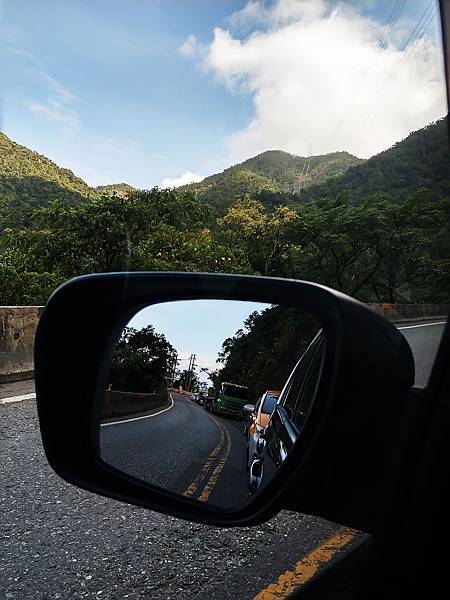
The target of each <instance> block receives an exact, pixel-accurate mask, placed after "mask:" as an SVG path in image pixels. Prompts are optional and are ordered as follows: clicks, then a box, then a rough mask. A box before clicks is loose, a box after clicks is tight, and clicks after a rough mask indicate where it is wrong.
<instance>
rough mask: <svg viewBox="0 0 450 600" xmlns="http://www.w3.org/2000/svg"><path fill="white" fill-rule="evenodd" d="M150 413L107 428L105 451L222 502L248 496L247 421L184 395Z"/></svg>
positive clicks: (122, 463)
mask: <svg viewBox="0 0 450 600" xmlns="http://www.w3.org/2000/svg"><path fill="white" fill-rule="evenodd" d="M171 397H172V399H173V406H171V408H170V409H169V410H166V411H164V412H161V413H160V414H155V415H150V416H149V417H146V418H138V419H135V420H127V421H124V422H120V421H119V422H116V423H114V424H108V425H103V426H102V428H101V436H100V441H101V455H102V457H103V459H104V460H105V461H106V462H107V463H109V464H111V465H113V466H114V467H116V468H118V469H120V470H121V471H124V472H126V473H129V474H132V475H134V476H135V477H138V478H140V479H143V480H145V481H147V482H149V483H152V484H154V485H158V486H161V487H163V488H165V489H168V490H170V491H173V492H177V493H178V494H184V495H186V496H189V497H191V498H195V499H197V500H200V501H203V502H212V503H213V504H216V505H218V506H221V507H227V508H233V507H239V506H242V504H243V503H245V502H246V501H247V499H248V478H247V473H246V460H247V454H246V452H247V450H246V438H245V436H244V435H243V422H242V421H237V420H232V419H226V418H224V417H218V416H216V415H211V414H210V413H209V412H207V411H206V410H204V409H203V408H201V407H200V406H198V405H197V404H195V403H194V402H193V401H192V400H190V399H189V398H188V397H186V396H183V395H182V394H171Z"/></svg>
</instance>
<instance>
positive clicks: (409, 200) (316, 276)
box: [0, 120, 450, 304]
mask: <svg viewBox="0 0 450 600" xmlns="http://www.w3.org/2000/svg"><path fill="white" fill-rule="evenodd" d="M445 127H446V120H442V121H440V122H438V123H437V124H434V125H432V126H430V127H427V128H425V129H423V130H421V131H419V132H416V133H414V134H412V135H411V136H409V137H408V138H407V139H406V140H405V141H404V142H402V143H400V144H397V145H396V146H394V148H392V149H391V150H389V151H386V152H385V153H382V154H381V155H379V156H378V157H374V158H373V159H370V160H369V161H367V162H365V163H364V164H361V165H358V166H356V167H352V168H350V169H349V170H348V171H347V172H346V173H345V174H344V175H342V176H340V177H337V178H334V179H333V178H332V179H330V180H328V183H327V184H324V187H323V190H324V194H323V195H317V197H314V198H312V199H309V200H308V201H306V199H305V194H306V190H305V191H304V192H302V194H303V196H302V201H299V200H298V195H292V194H291V193H288V192H272V191H270V190H268V191H266V192H261V191H260V192H259V193H258V194H255V195H251V194H248V193H246V191H245V190H246V188H245V186H244V188H242V189H241V190H240V191H239V192H238V191H236V194H238V195H239V198H238V199H237V200H235V201H233V202H230V203H229V205H228V204H227V203H226V202H225V203H224V205H223V206H222V207H221V209H220V210H218V209H217V207H215V206H212V205H210V204H208V203H205V202H204V201H203V200H202V199H201V197H200V196H199V194H198V193H196V192H195V190H191V189H188V190H177V191H175V190H161V189H158V188H154V189H152V190H147V191H139V190H129V191H126V190H125V189H122V192H123V193H122V194H118V193H117V190H104V191H105V192H108V193H105V194H103V195H98V193H96V194H95V195H93V196H91V197H89V198H88V197H87V196H82V199H81V200H79V201H76V198H75V197H74V196H70V194H72V193H78V192H74V191H73V186H74V185H75V183H76V181H75V182H74V181H73V180H72V179H71V178H70V177H69V175H68V177H69V179H70V181H71V186H72V187H67V188H64V190H65V193H66V195H64V194H62V195H61V196H58V195H56V198H55V195H48V196H47V193H48V192H47V188H46V187H45V186H44V187H42V188H39V194H37V195H35V196H33V201H32V202H31V201H30V204H29V206H28V210H29V212H28V213H27V215H26V216H27V218H23V217H24V214H22V216H21V217H20V218H19V216H20V215H19V213H15V212H14V206H15V207H16V208H17V207H18V206H19V205H18V203H17V201H16V200H17V199H16V200H14V199H11V197H10V196H9V195H8V192H5V189H6V187H5V186H7V185H8V181H10V180H9V179H8V178H5V177H0V185H1V186H2V188H1V189H2V192H0V204H1V205H2V206H3V207H7V210H6V212H4V213H3V214H4V217H5V215H6V217H5V219H6V221H7V223H6V222H5V220H4V222H3V225H2V227H1V230H0V231H1V233H0V281H1V285H0V304H42V303H44V302H45V301H46V300H47V298H48V296H49V295H50V293H51V291H52V290H53V289H54V288H55V287H56V286H57V285H58V284H59V283H61V282H63V281H64V280H66V279H68V278H70V277H73V276H76V275H80V274H84V273H92V272H105V271H121V270H182V271H211V272H231V273H248V274H258V275H273V276H281V277H294V278H298V279H306V280H312V281H316V282H319V283H323V284H326V285H330V286H332V287H334V288H337V289H339V290H342V291H343V292H347V293H349V294H352V295H355V296H356V297H358V298H360V299H361V300H363V301H376V302H403V303H417V302H448V298H449V296H450V235H449V234H450V231H449V227H450V218H449V217H450V190H449V189H448V186H449V185H450V183H449V182H450V177H449V175H450V172H449V168H450V167H449V165H450V161H449V154H448V149H447V146H446V137H445V135H444V133H445ZM5 139H6V140H7V142H4V140H5ZM2 140H3V142H4V143H6V144H12V142H9V141H8V139H7V138H2ZM16 146H17V145H15V146H14V147H13V148H12V150H11V149H10V150H8V152H10V153H12V154H11V156H16V158H17V157H19V156H22V154H23V165H24V166H23V179H26V177H27V175H26V174H27V173H28V172H29V171H28V170H27V169H28V168H29V161H31V162H33V161H32V159H33V160H35V159H36V156H39V155H35V153H31V151H29V150H27V149H22V147H20V146H17V147H16ZM28 153H30V154H31V155H33V156H30V155H29V154H28ZM270 154H274V153H265V155H267V156H268V155H270ZM279 154H281V155H282V156H281V158H280V156H278V155H279ZM284 155H285V153H275V157H276V160H275V159H274V162H273V165H272V171H270V169H269V167H268V166H267V165H266V164H265V162H264V161H263V166H264V168H263V167H260V168H259V167H258V168H259V173H258V174H256V175H255V174H253V175H254V176H255V177H266V178H269V176H272V177H273V178H275V175H274V173H275V171H276V169H281V166H282V165H283V164H284V163H283V161H284V160H286V161H287V163H289V161H291V159H292V160H297V159H298V157H291V156H290V155H285V156H284ZM11 156H10V158H8V159H4V157H2V158H0V164H3V168H4V165H5V164H6V163H7V162H8V161H10V160H11ZM267 156H266V159H267ZM346 156H347V157H348V156H349V155H346ZM261 157H264V155H261V156H260V157H255V159H251V160H250V161H247V163H251V161H253V163H254V164H259V162H258V161H260V160H262V158H261ZM286 157H288V158H286ZM289 157H290V158H289ZM41 158H42V165H43V166H42V169H44V167H45V169H48V172H49V173H50V172H51V171H52V168H55V169H57V167H56V165H53V163H51V161H47V159H43V157H41ZM341 158H342V157H341ZM344 158H345V157H344ZM281 159H283V160H281ZM21 160H22V159H21ZM36 160H37V159H36ZM2 161H3V162H2ZM46 161H47V162H46ZM277 161H278V162H277ZM280 161H281V162H280ZM12 164H15V163H14V161H12ZM244 164H245V163H244ZM325 164H326V163H324V162H322V163H320V161H319V164H318V165H316V167H317V169H319V167H320V166H321V165H322V167H324V165H325ZM280 165H281V166H280ZM374 165H375V166H374ZM377 165H378V167H377ZM19 166H20V162H19V163H17V164H15V166H14V169H15V173H16V176H17V177H19V173H20V168H19ZM247 166H248V164H247ZM375 167H376V168H375ZM324 168H325V167H324ZM45 169H44V170H45ZM255 169H256V167H255ZM368 169H369V170H370V172H371V175H370V176H369V175H367V172H368V171H367V170H368ZM377 169H380V173H381V175H380V174H378V175H377V176H376V177H375V175H374V173H376V172H377ZM364 170H365V171H364ZM243 172H244V174H245V173H246V171H245V170H244V171H243ZM361 172H364V173H366V175H367V177H366V175H365V176H364V177H362V176H361V177H360V176H359V175H358V176H357V177H356V176H355V178H354V179H352V174H355V173H356V174H358V173H361ZM67 173H69V174H70V172H67ZM236 173H237V172H236V171H234V174H235V175H236ZM395 173H397V176H398V177H397V176H396V175H395ZM41 175H42V173H41ZM253 175H252V177H253ZM58 176H59V175H58ZM233 176H234V175H233ZM55 177H56V175H55ZM72 177H74V176H73V175H72ZM280 177H281V176H280ZM286 177H287V176H286ZM49 180H50V175H48V180H46V181H49ZM74 180H76V178H74ZM359 180H361V181H363V180H364V181H366V182H367V181H370V182H371V186H372V187H371V188H370V189H369V188H367V186H366V187H365V185H362V184H361V185H362V187H361V186H360V187H358V186H357V185H356V184H355V186H353V187H352V185H353V183H354V182H355V181H359ZM5 181H6V183H5ZM77 181H78V180H77ZM339 182H340V183H339ZM346 182H347V183H346ZM352 182H353V183H352ZM373 182H376V184H375V183H373ZM389 182H390V183H389ZM402 182H403V183H402ZM372 183H373V185H372ZM59 184H61V185H62V183H61V181H60V182H59ZM59 184H58V185H59ZM338 184H339V185H338ZM388 184H389V185H388ZM423 184H426V186H423ZM64 185H65V184H64ZM67 185H69V184H67ZM217 185H218V184H217ZM358 185H359V184H358ZM326 186H328V187H326ZM335 186H337V187H336V192H333V193H331V191H330V190H332V189H334V187H335ZM346 186H347V187H346ZM372 188H373V189H372ZM14 189H16V190H17V189H18V188H14ZM308 189H309V190H317V189H319V188H317V187H316V188H308ZM327 190H328V191H327ZM115 192H116V193H115ZM67 194H69V196H70V197H68V196H67ZM262 194H265V196H264V197H262V196H261V195H262ZM34 204H36V205H37V208H34V209H33V210H32V206H33V205H34ZM16 217H17V220H15V219H16Z"/></svg>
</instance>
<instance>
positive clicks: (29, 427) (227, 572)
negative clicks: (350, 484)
mask: <svg viewBox="0 0 450 600" xmlns="http://www.w3.org/2000/svg"><path fill="white" fill-rule="evenodd" d="M0 456H1V457H2V458H1V460H0V481H1V482H2V489H1V492H0V547H1V552H0V600H6V599H16V600H54V599H57V598H60V599H62V600H68V599H73V598H74V599H75V598H76V599H78V598H89V599H94V598H106V599H108V600H123V599H124V598H128V599H131V600H144V599H145V600H174V599H177V600H178V599H180V600H183V599H186V598H195V599H196V600H210V599H211V598H215V600H221V599H224V598H238V599H239V600H246V599H250V598H253V597H254V596H255V595H256V594H257V593H258V592H259V591H260V590H261V589H263V588H264V587H265V586H266V585H267V584H268V583H270V582H271V581H273V580H274V579H277V578H278V576H279V575H280V574H281V573H283V572H284V571H286V570H287V569H292V568H293V567H294V565H295V563H296V562H297V561H298V560H299V559H300V558H301V557H302V556H303V555H304V554H306V553H307V552H309V551H311V550H312V549H313V548H314V547H315V546H316V545H317V544H318V543H320V542H321V541H322V540H324V539H325V538H327V537H328V536H329V535H330V534H332V533H333V531H335V530H336V525H334V524H332V523H329V522H327V521H324V520H322V519H318V518H315V517H309V516H305V515H301V514H295V513H288V512H282V513H280V514H279V515H278V516H277V517H275V518H274V519H272V520H271V521H270V522H269V523H266V524H264V525H261V526H257V527H251V528H248V527H247V528H243V529H221V528H216V527H208V526H204V525H196V524H193V523H188V522H185V521H182V520H180V519H175V518H171V517H166V516H163V515H159V514H157V513H153V512H150V511H145V510H142V509H139V508H134V507H132V506H128V505H126V504H122V503H120V502H116V501H114V500H110V499H106V498H101V497H99V496H95V495H93V494H90V493H88V492H84V491H82V490H79V489H77V488H75V487H73V486H71V485H69V484H67V483H65V482H64V481H62V480H61V479H59V478H58V476H57V475H55V474H54V473H53V471H52V470H51V469H50V467H49V466H48V464H47V461H46V459H45V456H44V453H43V450H42V445H41V440H40V433H39V428H38V422H37V417H36V405H35V402H34V401H24V402H17V403H13V404H5V405H3V406H0Z"/></svg>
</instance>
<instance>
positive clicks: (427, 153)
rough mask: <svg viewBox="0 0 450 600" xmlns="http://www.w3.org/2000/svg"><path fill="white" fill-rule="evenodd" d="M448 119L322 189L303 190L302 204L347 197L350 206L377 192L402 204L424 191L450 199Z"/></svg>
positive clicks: (375, 157)
mask: <svg viewBox="0 0 450 600" xmlns="http://www.w3.org/2000/svg"><path fill="white" fill-rule="evenodd" d="M448 143H449V138H448V119H447V117H446V118H444V119H441V120H440V121H437V122H436V123H432V124H431V125H428V126H427V127H424V128H423V129H420V130H418V131H415V132H413V133H411V134H410V135H409V136H408V137H407V138H406V139H404V140H403V141H401V142H398V143H397V144H395V145H394V146H393V147H392V148H389V149H388V150H385V151H384V152H381V153H380V154H377V155H376V156H373V157H372V158H370V159H369V160H367V161H365V162H363V163H361V164H360V165H357V166H355V167H352V168H350V169H348V170H347V171H346V172H345V173H344V174H343V175H341V176H340V177H337V178H335V179H329V180H328V181H326V182H325V183H323V184H322V185H318V186H310V187H309V188H308V189H305V191H304V193H303V195H302V197H303V199H304V200H320V199H324V198H326V199H329V200H332V199H334V198H337V197H339V195H340V194H346V196H347V197H348V198H349V199H350V200H351V201H352V202H359V201H360V199H361V198H364V197H365V196H367V195H370V194H374V193H377V192H385V193H387V194H390V195H391V196H392V198H395V199H398V200H405V199H406V198H407V197H408V196H410V195H411V194H413V193H414V192H415V191H416V190H417V189H420V188H427V189H429V190H430V191H431V192H432V193H433V196H434V197H436V198H442V197H448V196H450V160H449V152H448Z"/></svg>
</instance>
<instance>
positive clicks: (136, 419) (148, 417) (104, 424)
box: [100, 394, 174, 427]
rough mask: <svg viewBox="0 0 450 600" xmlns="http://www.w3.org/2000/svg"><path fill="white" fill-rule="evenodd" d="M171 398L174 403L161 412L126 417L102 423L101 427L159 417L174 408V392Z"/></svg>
mask: <svg viewBox="0 0 450 600" xmlns="http://www.w3.org/2000/svg"><path fill="white" fill-rule="evenodd" d="M170 400H171V401H172V404H171V405H170V406H168V407H167V408H163V409H162V410H160V411H159V412H156V413H153V414H152V415H144V416H143V417H133V418H132V419H124V420H123V421H113V422H112V423H100V427H108V426H109V425H121V424H122V423H129V422H130V421H139V419H151V418H152V417H157V416H158V415H160V414H161V413H163V412H166V410H170V409H171V408H172V406H173V405H174V401H173V398H172V394H170Z"/></svg>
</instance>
